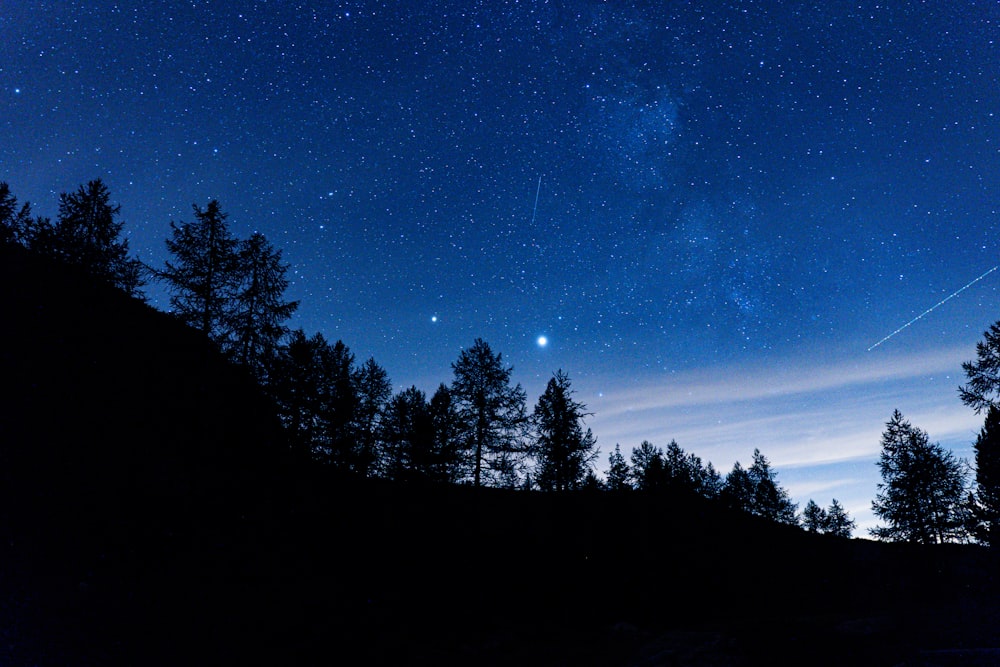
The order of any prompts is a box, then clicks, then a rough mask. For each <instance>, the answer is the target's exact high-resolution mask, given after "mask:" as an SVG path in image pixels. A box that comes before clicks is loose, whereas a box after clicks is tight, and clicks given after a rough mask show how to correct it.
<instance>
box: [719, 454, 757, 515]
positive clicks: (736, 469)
mask: <svg viewBox="0 0 1000 667" xmlns="http://www.w3.org/2000/svg"><path fill="white" fill-rule="evenodd" d="M755 491H756V489H755V487H754V483H753V481H752V480H751V479H750V475H749V474H748V473H747V471H746V470H744V469H743V466H741V465H740V462H739V461H737V462H736V463H734V464H733V469H732V470H730V471H729V474H727V475H726V481H725V483H724V484H723V486H722V492H721V493H720V498H721V499H722V501H723V502H724V503H725V504H726V506H727V507H730V508H732V509H737V510H741V511H743V512H750V513H752V512H753V511H754V507H755V501H754V494H755Z"/></svg>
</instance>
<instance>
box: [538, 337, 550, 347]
mask: <svg viewBox="0 0 1000 667" xmlns="http://www.w3.org/2000/svg"><path fill="white" fill-rule="evenodd" d="M535 342H536V343H538V347H545V346H546V345H548V344H549V339H548V338H547V337H545V336H539V337H538V340H536V341H535Z"/></svg>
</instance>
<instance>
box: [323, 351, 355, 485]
mask: <svg viewBox="0 0 1000 667" xmlns="http://www.w3.org/2000/svg"><path fill="white" fill-rule="evenodd" d="M321 364H322V368H323V374H324V377H325V378H326V381H327V386H326V392H325V397H326V400H325V402H324V406H323V407H324V410H325V415H324V416H325V420H324V421H325V423H326V429H327V430H326V442H325V443H324V447H323V450H322V453H323V457H321V458H324V459H325V460H326V461H327V462H328V463H330V464H332V465H333V466H334V467H336V468H339V469H341V470H350V471H353V472H357V473H362V472H364V471H362V470H361V469H360V467H359V464H358V427H357V424H358V422H357V419H358V402H359V399H358V384H357V374H356V370H355V366H354V353H352V352H351V351H350V349H349V348H348V347H347V346H346V345H345V344H344V342H343V341H340V340H338V341H337V342H336V343H334V344H333V346H332V347H328V348H327V349H326V351H325V353H324V354H323V355H322V358H321Z"/></svg>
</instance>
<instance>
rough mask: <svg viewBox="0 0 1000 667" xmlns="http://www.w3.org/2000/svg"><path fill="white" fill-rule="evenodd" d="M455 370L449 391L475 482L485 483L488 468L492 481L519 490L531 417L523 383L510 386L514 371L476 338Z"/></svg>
mask: <svg viewBox="0 0 1000 667" xmlns="http://www.w3.org/2000/svg"><path fill="white" fill-rule="evenodd" d="M451 368H452V372H453V373H454V379H453V381H452V385H451V393H452V398H453V399H454V401H455V404H456V407H457V412H458V416H459V421H460V423H461V425H462V440H463V444H464V446H465V449H466V450H467V451H469V452H470V455H471V459H472V479H473V484H474V485H475V486H477V487H478V486H480V485H481V484H482V482H483V473H484V469H483V468H484V465H485V466H486V471H485V472H486V473H487V476H488V478H490V480H489V481H492V482H493V483H494V484H497V485H499V486H507V487H512V488H513V487H515V486H516V485H517V478H518V466H519V464H520V461H521V458H522V457H523V455H524V438H525V429H526V426H527V415H526V412H525V399H526V396H525V393H524V390H523V389H522V388H521V385H520V384H517V385H515V386H511V384H510V376H511V373H512V372H513V367H504V365H503V360H502V355H500V354H499V353H497V354H494V353H493V351H492V350H491V349H490V346H489V345H487V344H486V342H484V341H483V340H482V339H481V338H478V339H476V341H475V342H474V343H473V345H472V347H471V348H469V349H466V350H462V352H461V353H460V354H459V357H458V361H456V362H455V363H453V364H452V365H451Z"/></svg>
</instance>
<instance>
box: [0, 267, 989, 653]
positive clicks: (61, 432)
mask: <svg viewBox="0 0 1000 667" xmlns="http://www.w3.org/2000/svg"><path fill="white" fill-rule="evenodd" d="M0 309H2V312H4V313H5V319H4V322H5V325H4V326H3V327H0V382H2V383H3V389H4V390H5V391H4V392H3V394H5V395H7V396H8V398H7V399H5V400H2V401H0V664H4V665H161V664H162V665H177V664H184V665H221V664H269V665H273V664H280V665H335V664H428V665H432V664H433V665H446V664H455V665H458V664H463V665H464V664H485V665H506V664H518V665H523V664H553V665H756V664H809V665H847V664H854V665H857V664H861V665H970V664H971V665H993V664H1000V651H998V650H997V649H998V647H1000V598H998V595H997V587H996V582H995V573H996V572H997V571H998V567H997V563H996V562H995V559H994V558H993V557H992V556H991V555H990V554H989V553H987V552H986V551H985V550H983V549H980V548H977V547H972V546H947V547H938V548H915V547H909V546H905V545H882V544H875V543H871V542H866V541H859V540H854V541H847V540H839V539H834V538H828V537H824V536H815V535H807V534H805V533H803V532H802V531H799V530H797V529H791V528H787V527H781V526H775V525H771V524H768V523H765V522H760V521H757V520H754V519H752V518H750V517H746V516H743V515H735V514H732V513H729V512H727V511H725V510H723V509H722V508H720V507H717V506H715V505H713V504H711V503H708V502H705V501H703V500H702V499H699V498H697V497H689V496H684V495H677V494H674V495H671V494H662V495H658V496H646V495H641V494H637V493H629V494H610V493H578V494H568V495H557V494H539V493H511V492H504V491H495V490H484V491H480V492H477V491H475V490H473V489H469V488H457V487H453V488H441V487H412V486H410V487H403V486H394V485H389V484H382V483H376V482H363V481H358V480H351V479H344V478H340V477H336V476H332V475H330V474H328V473H327V472H326V471H324V470H316V469H309V468H305V467H302V466H300V465H297V464H296V463H295V462H293V461H290V460H288V459H287V458H286V457H285V456H284V454H283V453H282V451H283V450H282V448H281V447H280V446H276V445H275V443H280V442H281V434H280V431H279V430H278V427H277V424H276V422H275V420H274V418H273V417H272V416H270V415H271V414H272V412H271V411H270V409H269V406H268V404H267V402H266V401H265V400H264V399H263V398H262V397H261V396H260V394H259V393H258V392H257V391H256V389H255V388H254V387H253V385H252V383H250V382H248V381H247V379H246V378H245V377H243V376H242V375H241V374H240V373H239V371H238V370H236V369H233V368H230V367H228V366H227V365H225V364H224V363H222V361H221V360H219V359H218V358H217V357H216V356H215V355H214V354H213V353H212V352H211V350H209V349H207V347H206V346H204V345H203V344H202V343H201V341H200V340H199V339H198V338H197V336H195V335H194V334H193V333H192V332H190V331H187V330H186V329H184V328H183V327H181V326H179V325H177V324H176V323H175V322H173V321H172V320H170V318H168V317H166V316H165V315H163V314H161V313H157V312H155V311H153V310H151V309H149V308H148V307H146V306H144V305H142V304H139V303H136V302H132V301H129V300H127V299H123V298H121V297H120V296H119V295H117V294H115V293H113V292H108V291H106V290H102V289H100V288H99V287H95V286H92V285H89V284H88V283H87V282H86V281H85V280H81V279H79V277H78V276H73V275H71V274H68V273H67V272H65V271H64V270H62V269H59V268H58V267H52V266H49V265H44V264H40V263H38V262H37V261H36V260H34V259H33V258H31V257H28V256H26V255H25V254H23V253H21V252H19V251H17V250H16V249H13V250H9V249H4V250H0Z"/></svg>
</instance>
